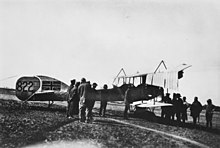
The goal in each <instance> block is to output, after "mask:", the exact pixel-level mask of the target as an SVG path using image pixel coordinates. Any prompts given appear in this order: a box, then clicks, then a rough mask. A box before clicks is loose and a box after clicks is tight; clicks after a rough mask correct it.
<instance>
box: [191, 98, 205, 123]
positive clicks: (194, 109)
mask: <svg viewBox="0 0 220 148" xmlns="http://www.w3.org/2000/svg"><path fill="white" fill-rule="evenodd" d="M190 110H191V116H192V117H193V124H194V125H196V121H197V118H199V115H200V113H201V111H202V104H201V103H200V102H199V101H198V97H195V98H194V102H193V103H192V105H191V107H190Z"/></svg>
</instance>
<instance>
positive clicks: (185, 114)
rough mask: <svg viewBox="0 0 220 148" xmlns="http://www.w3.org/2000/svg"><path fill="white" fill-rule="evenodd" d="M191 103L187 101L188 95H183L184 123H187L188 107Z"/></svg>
mask: <svg viewBox="0 0 220 148" xmlns="http://www.w3.org/2000/svg"><path fill="white" fill-rule="evenodd" d="M189 106H190V104H189V103H188V102H186V97H185V96H184V97H183V106H182V116H181V118H182V121H183V123H185V121H186V120H188V117H187V109H188V108H189Z"/></svg>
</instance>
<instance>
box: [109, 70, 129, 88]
mask: <svg viewBox="0 0 220 148" xmlns="http://www.w3.org/2000/svg"><path fill="white" fill-rule="evenodd" d="M121 72H123V73H124V76H126V73H125V71H124V69H123V68H121V70H120V71H119V73H118V74H117V76H116V77H115V79H114V81H113V82H112V84H114V82H115V80H116V79H117V78H118V76H119V75H120V73H121Z"/></svg>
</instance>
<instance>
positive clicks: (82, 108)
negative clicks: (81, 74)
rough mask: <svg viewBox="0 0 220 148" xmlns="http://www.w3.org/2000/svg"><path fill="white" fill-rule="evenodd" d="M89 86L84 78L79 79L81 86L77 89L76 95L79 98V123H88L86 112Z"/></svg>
mask: <svg viewBox="0 0 220 148" xmlns="http://www.w3.org/2000/svg"><path fill="white" fill-rule="evenodd" d="M90 91H91V85H90V84H89V83H87V82H86V79H85V78H82V79H81V84H80V86H79V88H78V93H79V97H80V101H79V119H80V122H89V116H88V112H86V110H88V107H89V105H88V100H89V99H91V98H90Z"/></svg>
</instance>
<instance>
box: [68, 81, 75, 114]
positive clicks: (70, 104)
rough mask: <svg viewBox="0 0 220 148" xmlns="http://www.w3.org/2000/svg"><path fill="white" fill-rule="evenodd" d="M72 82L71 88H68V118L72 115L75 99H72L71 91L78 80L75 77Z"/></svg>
mask: <svg viewBox="0 0 220 148" xmlns="http://www.w3.org/2000/svg"><path fill="white" fill-rule="evenodd" d="M70 82H71V84H70V86H69V88H68V90H67V93H68V95H67V109H66V116H67V118H70V117H71V115H70V114H71V112H72V110H73V104H72V103H73V102H72V101H73V100H72V96H71V94H70V92H71V90H72V89H73V88H74V85H75V83H76V80H75V79H73V80H71V81H70Z"/></svg>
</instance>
